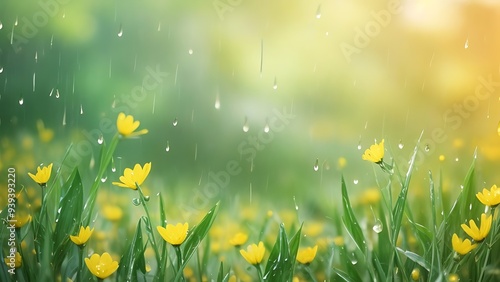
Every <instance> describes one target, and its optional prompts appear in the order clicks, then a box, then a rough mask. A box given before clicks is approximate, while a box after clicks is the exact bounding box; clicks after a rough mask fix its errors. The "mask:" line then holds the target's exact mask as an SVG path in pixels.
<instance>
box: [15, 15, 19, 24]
mask: <svg viewBox="0 0 500 282" xmlns="http://www.w3.org/2000/svg"><path fill="white" fill-rule="evenodd" d="M18 24H19V20H18V18H17V16H16V21H15V22H14V26H17V25H18Z"/></svg>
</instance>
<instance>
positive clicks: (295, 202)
mask: <svg viewBox="0 0 500 282" xmlns="http://www.w3.org/2000/svg"><path fill="white" fill-rule="evenodd" d="M293 204H294V205H295V210H296V211H298V210H299V206H298V205H297V201H296V200H295V196H293Z"/></svg>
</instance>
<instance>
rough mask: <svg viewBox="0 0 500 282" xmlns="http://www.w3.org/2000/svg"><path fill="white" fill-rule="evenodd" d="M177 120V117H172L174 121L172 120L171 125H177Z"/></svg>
mask: <svg viewBox="0 0 500 282" xmlns="http://www.w3.org/2000/svg"><path fill="white" fill-rule="evenodd" d="M178 122H179V121H178V120H177V118H175V119H174V121H173V122H172V125H173V126H177V123H178Z"/></svg>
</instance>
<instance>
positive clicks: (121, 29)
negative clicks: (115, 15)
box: [118, 24, 123, 37]
mask: <svg viewBox="0 0 500 282" xmlns="http://www.w3.org/2000/svg"><path fill="white" fill-rule="evenodd" d="M122 36H123V27H122V25H121V24H120V30H119V31H118V37H122Z"/></svg>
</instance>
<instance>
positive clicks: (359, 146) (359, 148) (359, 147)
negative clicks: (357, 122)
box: [358, 140, 362, 150]
mask: <svg viewBox="0 0 500 282" xmlns="http://www.w3.org/2000/svg"><path fill="white" fill-rule="evenodd" d="M361 148H362V147H361V140H359V143H358V150H361Z"/></svg>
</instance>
